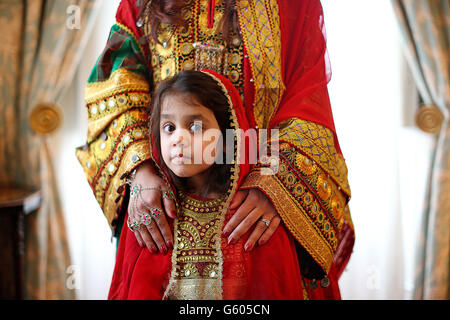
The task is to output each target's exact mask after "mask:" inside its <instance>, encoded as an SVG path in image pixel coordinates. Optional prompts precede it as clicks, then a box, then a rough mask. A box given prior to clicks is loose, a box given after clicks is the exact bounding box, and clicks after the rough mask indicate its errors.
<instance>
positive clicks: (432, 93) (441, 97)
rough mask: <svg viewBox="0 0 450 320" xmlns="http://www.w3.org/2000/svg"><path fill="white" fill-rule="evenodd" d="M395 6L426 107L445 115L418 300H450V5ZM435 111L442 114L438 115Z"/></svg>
mask: <svg viewBox="0 0 450 320" xmlns="http://www.w3.org/2000/svg"><path fill="white" fill-rule="evenodd" d="M392 4H393V6H394V9H395V12H396V16H397V19H398V22H399V26H400V31H401V34H402V37H403V41H404V48H405V54H406V57H407V59H408V62H409V65H410V68H411V70H412V72H413V75H414V79H415V82H416V85H417V87H418V89H419V92H420V95H421V97H422V99H423V101H424V106H422V107H421V109H422V108H426V109H425V110H430V111H431V110H433V109H435V110H439V111H440V112H439V113H440V114H438V115H437V116H432V117H431V118H435V119H439V126H438V130H437V132H438V135H437V137H436V146H435V149H434V154H433V163H432V168H431V172H430V176H429V185H428V192H427V201H426V202H427V205H426V207H425V212H424V218H423V231H422V236H421V239H420V247H419V252H418V253H417V257H418V264H417V266H416V267H417V270H416V271H417V279H416V285H415V289H414V291H415V292H414V298H415V299H449V298H450V290H449V287H450V279H449V271H450V261H449V253H450V230H449V226H450V125H449V114H450V113H449V112H450V110H449V108H450V66H449V52H450V50H449V49H450V47H449V45H450V19H449V17H450V1H449V0H420V1H419V0H392ZM422 111H423V110H422ZM427 113H428V112H425V114H427ZM433 113H434V114H436V111H434V112H433ZM431 122H434V120H431Z"/></svg>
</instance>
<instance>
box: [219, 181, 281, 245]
mask: <svg viewBox="0 0 450 320" xmlns="http://www.w3.org/2000/svg"><path fill="white" fill-rule="evenodd" d="M228 210H230V211H233V210H236V212H235V213H234V215H233V216H232V217H231V219H230V220H229V221H228V223H227V225H226V226H225V227H224V229H223V236H224V237H228V244H234V243H236V242H237V241H238V240H239V239H240V238H241V237H242V236H243V235H244V234H245V233H246V232H247V231H248V230H250V228H251V227H252V226H253V225H256V226H255V228H254V230H253V232H252V233H251V234H250V236H249V237H248V239H247V242H246V244H245V246H244V248H245V251H251V250H252V249H253V248H254V247H255V245H256V243H258V245H260V246H262V245H263V244H265V243H267V241H269V239H270V238H271V237H272V235H273V234H274V232H275V231H276V229H277V228H278V226H279V225H280V222H281V218H280V216H279V215H278V212H277V211H276V210H275V208H274V206H273V205H272V202H271V201H270V200H269V198H268V197H267V196H266V195H265V194H264V193H263V192H262V191H260V190H259V189H250V190H242V191H238V193H237V194H236V196H235V198H234V199H233V201H232V203H231V205H230V208H229V209H228ZM266 223H267V224H268V225H267V224H266Z"/></svg>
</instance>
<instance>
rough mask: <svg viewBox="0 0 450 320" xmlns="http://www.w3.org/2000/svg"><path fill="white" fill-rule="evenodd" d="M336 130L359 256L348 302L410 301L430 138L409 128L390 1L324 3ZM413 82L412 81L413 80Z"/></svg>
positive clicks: (345, 290)
mask: <svg viewBox="0 0 450 320" xmlns="http://www.w3.org/2000/svg"><path fill="white" fill-rule="evenodd" d="M322 4H323V6H324V12H325V24H326V28H327V35H328V50H329V55H330V59H331V66H332V70H333V77H332V80H331V82H330V84H329V91H330V98H331V103H332V107H333V112H334V117H335V122H336V129H337V132H338V137H339V140H340V143H341V147H342V151H343V153H344V157H345V158H346V161H347V166H348V168H349V180H350V186H351V188H352V200H351V202H350V203H351V205H350V208H351V211H352V217H353V219H354V223H355V227H356V244H355V248H354V254H353V256H352V258H351V260H350V263H349V265H348V268H347V271H346V272H345V273H344V275H343V277H342V279H341V282H340V285H341V290H342V296H343V298H344V299H409V298H411V290H412V284H413V271H414V269H413V267H414V266H413V264H414V251H415V249H416V244H417V231H418V224H419V223H420V217H421V213H422V211H421V210H422V206H423V200H424V194H425V184H426V174H427V171H428V167H429V161H430V159H429V154H430V152H429V151H430V147H431V137H430V136H428V135H427V134H425V133H422V132H420V131H419V130H418V129H416V128H414V127H404V126H403V124H404V123H405V121H404V114H403V110H402V107H403V105H404V101H406V100H408V101H411V99H407V98H408V96H406V97H405V96H404V94H406V95H408V94H414V92H406V93H405V92H404V88H410V87H411V86H405V84H404V83H402V81H405V78H406V79H407V80H408V78H407V77H405V73H404V72H405V70H404V64H403V57H402V52H401V47H400V38H399V36H400V35H399V33H398V30H397V24H396V20H395V16H394V14H393V10H392V8H391V4H390V1H389V0H371V1H370V0H365V1H361V0H339V1H335V0H322ZM409 81H412V79H409Z"/></svg>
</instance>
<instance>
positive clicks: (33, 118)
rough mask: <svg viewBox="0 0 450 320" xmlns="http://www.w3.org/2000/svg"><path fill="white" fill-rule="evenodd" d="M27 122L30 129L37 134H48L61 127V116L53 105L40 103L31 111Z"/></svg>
mask: <svg viewBox="0 0 450 320" xmlns="http://www.w3.org/2000/svg"><path fill="white" fill-rule="evenodd" d="M29 121H30V126H31V128H32V129H33V131H34V132H36V133H37V134H42V135H44V134H49V133H52V132H54V131H56V130H57V129H58V128H59V126H60V125H61V121H62V114H61V111H60V109H59V108H58V107H57V106H56V105H55V104H50V103H42V104H39V105H37V106H36V107H35V108H34V109H33V111H32V112H31V115H30V118H29Z"/></svg>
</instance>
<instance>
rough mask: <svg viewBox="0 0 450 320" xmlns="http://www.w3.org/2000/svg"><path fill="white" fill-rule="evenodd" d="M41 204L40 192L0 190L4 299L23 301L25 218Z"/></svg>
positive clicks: (0, 266) (0, 274)
mask: <svg viewBox="0 0 450 320" xmlns="http://www.w3.org/2000/svg"><path fill="white" fill-rule="evenodd" d="M40 203H41V193H40V191H38V190H31V189H27V188H17V187H2V186H0V221H1V229H0V244H1V247H0V299H18V300H20V299H23V298H24V296H23V288H24V255H25V239H24V238H25V217H26V216H27V215H28V214H30V213H32V212H34V211H36V210H37V209H38V208H39V206H40Z"/></svg>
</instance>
